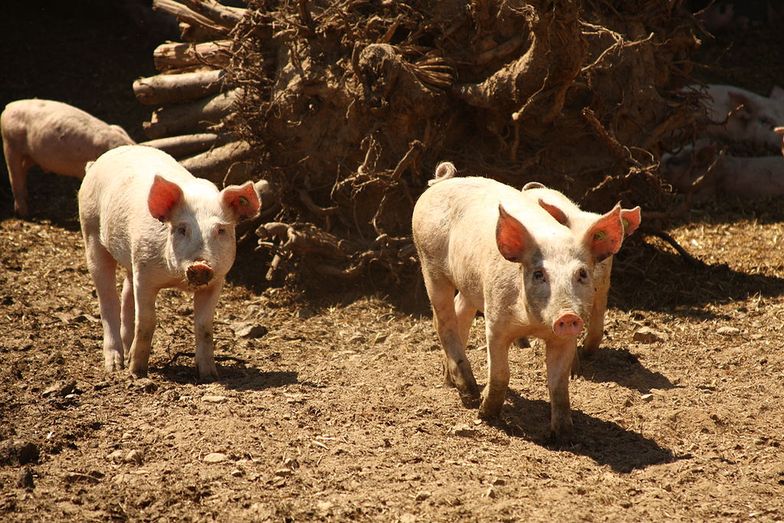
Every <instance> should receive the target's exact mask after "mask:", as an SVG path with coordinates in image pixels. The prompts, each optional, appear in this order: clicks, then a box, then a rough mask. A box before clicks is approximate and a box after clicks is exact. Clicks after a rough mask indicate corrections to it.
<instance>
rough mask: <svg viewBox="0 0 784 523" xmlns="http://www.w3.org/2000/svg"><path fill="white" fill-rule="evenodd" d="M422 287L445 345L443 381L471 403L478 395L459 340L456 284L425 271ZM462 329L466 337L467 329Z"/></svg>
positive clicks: (463, 313)
mask: <svg viewBox="0 0 784 523" xmlns="http://www.w3.org/2000/svg"><path fill="white" fill-rule="evenodd" d="M423 272H424V271H423ZM425 287H426V288H427V295H428V296H429V297H430V304H431V305H432V307H433V324H434V325H435V328H436V333H437V334H438V338H439V340H440V341H441V347H442V348H443V349H444V379H445V382H446V383H447V384H448V385H452V386H454V387H456V388H457V390H458V391H459V393H460V399H461V401H462V402H463V404H464V405H466V406H467V407H474V406H476V404H477V401H478V399H479V388H478V387H477V385H476V379H475V378H474V374H473V372H472V371H471V363H470V362H469V361H468V358H467V357H466V353H465V344H464V343H463V341H462V340H463V338H462V336H461V328H460V324H459V321H458V316H457V314H456V311H455V299H456V298H455V287H454V285H452V284H451V283H450V282H449V281H448V280H446V278H439V279H435V278H432V277H428V276H427V275H425ZM461 313H462V314H461V316H463V318H462V320H463V323H465V316H466V315H467V310H465V309H461ZM469 326H470V325H469ZM464 330H465V331H466V334H465V336H466V338H467V329H464Z"/></svg>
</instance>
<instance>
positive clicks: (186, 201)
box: [79, 145, 261, 380]
mask: <svg viewBox="0 0 784 523" xmlns="http://www.w3.org/2000/svg"><path fill="white" fill-rule="evenodd" d="M260 206H261V203H260V201H259V197H258V194H257V192H256V189H255V188H254V186H253V184H252V183H251V182H247V183H245V184H243V185H241V186H236V185H232V186H229V187H226V188H225V189H223V190H222V191H218V189H217V188H216V187H215V185H214V184H212V183H211V182H209V181H207V180H202V179H199V178H195V177H193V176H192V175H191V174H190V173H189V172H188V171H187V170H185V168H183V167H182V166H181V165H180V164H179V163H177V161H176V160H174V158H172V157H171V156H169V155H168V154H166V153H164V152H162V151H159V150H157V149H153V148H151V147H145V146H141V145H130V146H123V147H119V148H117V149H113V150H111V151H109V152H107V153H105V154H103V155H102V156H101V157H100V158H98V160H96V161H95V162H94V163H92V164H89V165H88V167H87V173H86V175H85V177H84V181H83V182H82V187H81V189H80V190H79V219H80V221H81V225H82V235H83V236H84V243H85V251H86V257H87V266H88V268H89V270H90V274H91V275H92V278H93V281H94V282H95V286H96V289H97V292H98V302H99V305H100V310H101V322H102V324H103V354H104V363H105V367H106V370H107V371H110V372H111V371H112V370H115V369H119V368H122V367H123V365H124V351H127V353H128V356H129V360H130V372H131V374H132V375H133V376H135V377H140V376H145V375H146V374H147V365H148V359H149V356H150V348H151V344H152V336H153V331H154V330H155V299H156V296H157V294H158V291H159V290H160V289H163V288H166V287H177V288H180V289H184V290H189V291H192V292H193V294H194V298H193V312H194V317H195V334H196V368H197V370H198V375H199V378H200V379H202V380H209V379H214V378H216V377H217V370H216V368H215V361H214V357H213V339H212V325H213V316H214V313H215V305H216V304H217V302H218V298H219V296H220V292H221V289H222V287H223V282H224V278H225V276H226V273H227V272H228V271H229V269H230V268H231V266H232V264H233V263H234V256H235V252H236V245H235V239H234V226H235V224H236V223H237V222H238V221H240V220H243V219H247V218H252V217H254V216H256V215H257V214H258V213H259V209H260ZM117 264H119V265H121V266H122V268H123V269H124V270H125V279H124V281H123V290H122V305H121V304H120V300H119V298H118V296H117V289H116V288H115V271H116V267H117Z"/></svg>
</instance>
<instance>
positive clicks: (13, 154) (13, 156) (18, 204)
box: [3, 137, 32, 218]
mask: <svg viewBox="0 0 784 523" xmlns="http://www.w3.org/2000/svg"><path fill="white" fill-rule="evenodd" d="M3 154H4V155H5V165H6V168H7V169H8V181H9V182H10V183H11V192H12V193H13V195H14V212H16V214H17V215H18V216H21V217H22V218H26V217H27V216H29V214H30V212H29V209H28V206H27V171H28V170H29V169H30V167H32V160H31V159H30V158H27V157H25V156H24V155H23V154H22V153H21V152H19V151H18V150H17V148H16V147H14V145H13V143H11V141H10V140H8V139H6V138H5V137H4V139H3Z"/></svg>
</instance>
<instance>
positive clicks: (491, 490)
mask: <svg viewBox="0 0 784 523" xmlns="http://www.w3.org/2000/svg"><path fill="white" fill-rule="evenodd" d="M497 495H498V492H496V490H495V487H488V489H487V491H486V492H485V497H486V498H490V499H495V497H496V496H497Z"/></svg>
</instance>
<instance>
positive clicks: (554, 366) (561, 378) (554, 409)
mask: <svg viewBox="0 0 784 523" xmlns="http://www.w3.org/2000/svg"><path fill="white" fill-rule="evenodd" d="M576 352H577V338H567V339H557V340H550V341H547V342H546V346H545V353H546V354H545V364H546V367H547V389H548V390H549V392H550V433H551V436H552V437H554V438H555V440H556V441H557V442H564V443H566V442H569V441H570V440H571V437H572V412H571V407H570V405H569V376H570V374H571V368H572V361H573V360H574V357H575V354H576Z"/></svg>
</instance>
